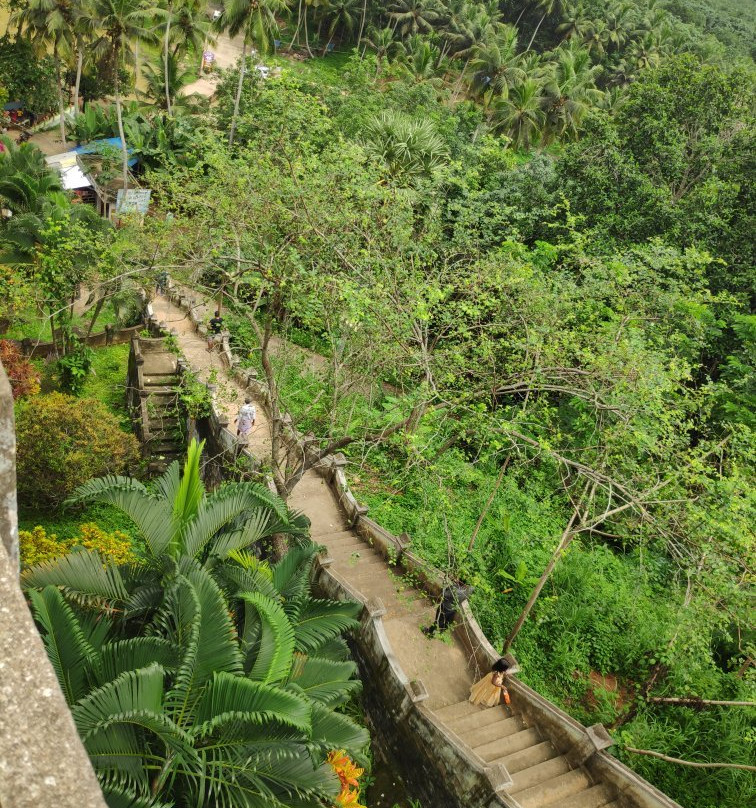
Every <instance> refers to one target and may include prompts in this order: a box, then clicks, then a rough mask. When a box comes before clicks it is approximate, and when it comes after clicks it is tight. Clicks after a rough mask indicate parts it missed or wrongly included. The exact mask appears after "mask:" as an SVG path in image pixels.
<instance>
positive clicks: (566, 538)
mask: <svg viewBox="0 0 756 808" xmlns="http://www.w3.org/2000/svg"><path fill="white" fill-rule="evenodd" d="M581 504H582V500H578V502H577V504H576V505H575V508H574V510H573V511H572V516H571V517H570V521H569V522H568V523H567V527H566V528H565V529H564V533H562V538H561V539H560V540H559V544H558V545H557V548H556V550H554V554H553V555H552V556H551V560H550V561H549V563H548V564H547V565H546V569H545V570H544V571H543V573H542V575H541V577H540V578H539V580H538V583H537V584H536V585H535V589H534V590H533V591H532V593H531V595H530V597H529V598H528V602H527V603H526V604H525V608H524V609H523V610H522V613H521V614H520V616H519V617H518V618H517V622H516V623H515V624H514V628H513V629H512V630H511V631H510V632H509V636H508V637H507V639H506V641H505V642H504V648H503V649H502V652H501V653H502V655H504V654H506V653H507V651H509V647H510V646H511V645H512V643H513V642H514V640H515V637H517V635H518V634H519V633H520V629H521V628H522V627H523V625H524V623H525V621H526V620H527V619H528V615H529V614H530V610H531V609H532V608H533V606H534V605H535V602H536V600H538V596H539V595H540V594H541V590H542V589H543V587H544V585H545V584H546V581H548V580H549V576H550V575H551V572H552V570H553V569H554V567H555V566H556V563H557V561H559V559H560V557H561V555H562V553H563V552H564V550H565V549H566V548H567V546H568V545H569V543H570V542H571V541H572V539H573V537H574V535H575V534H574V533H573V531H572V528H573V527H574V525H575V520H576V519H577V518H578V514H579V513H580V506H581Z"/></svg>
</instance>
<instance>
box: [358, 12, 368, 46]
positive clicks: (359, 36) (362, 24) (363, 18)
mask: <svg viewBox="0 0 756 808" xmlns="http://www.w3.org/2000/svg"><path fill="white" fill-rule="evenodd" d="M366 16H367V0H364V2H363V4H362V18H361V19H360V32H359V34H357V47H358V48H359V46H360V42H362V34H363V32H364V30H365V17H366ZM362 55H363V56H364V55H365V52H364V51H363V52H362Z"/></svg>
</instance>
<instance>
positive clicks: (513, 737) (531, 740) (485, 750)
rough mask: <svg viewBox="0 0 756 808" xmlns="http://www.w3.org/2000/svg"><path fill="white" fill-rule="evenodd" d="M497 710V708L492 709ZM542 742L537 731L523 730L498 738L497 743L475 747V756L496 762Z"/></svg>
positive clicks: (488, 761) (492, 742)
mask: <svg viewBox="0 0 756 808" xmlns="http://www.w3.org/2000/svg"><path fill="white" fill-rule="evenodd" d="M491 709H492V710H494V709H496V708H495V707H492V708H491ZM540 742H541V735H540V733H539V732H538V730H535V729H532V728H531V729H521V730H520V731H519V732H513V733H511V734H510V735H505V736H504V737H503V738H497V739H496V740H495V741H490V742H489V743H485V744H483V745H482V746H476V747H475V754H476V755H477V756H478V757H479V758H481V759H482V760H485V761H486V763H490V762H491V761H494V760H501V758H503V757H506V756H507V755H511V754H512V753H513V752H519V751H520V750H521V749H527V748H528V747H529V746H535V745H536V744H537V743H540Z"/></svg>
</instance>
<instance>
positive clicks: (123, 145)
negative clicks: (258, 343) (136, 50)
mask: <svg viewBox="0 0 756 808" xmlns="http://www.w3.org/2000/svg"><path fill="white" fill-rule="evenodd" d="M113 64H114V67H115V101H116V117H117V118H118V134H119V136H120V138H121V156H122V158H123V190H124V192H125V191H126V189H127V188H128V187H129V150H128V147H127V146H126V134H125V132H124V131H123V111H122V109H121V80H120V77H119V75H118V70H119V64H118V48H116V49H115V58H114V59H113Z"/></svg>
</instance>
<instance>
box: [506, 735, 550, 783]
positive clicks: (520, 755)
mask: <svg viewBox="0 0 756 808" xmlns="http://www.w3.org/2000/svg"><path fill="white" fill-rule="evenodd" d="M557 756H558V753H557V750H556V749H554V747H553V746H552V744H551V741H541V743H537V744H535V746H529V747H528V748H527V749H521V750H520V751H519V752H513V753H512V754H511V755H507V756H506V757H505V758H504V759H503V760H502V761H501V762H502V763H503V764H504V765H505V766H506V767H507V771H508V772H509V773H510V774H511V775H515V774H517V772H521V771H522V770H523V769H529V768H530V767H531V766H537V765H538V764H539V763H545V762H546V761H547V760H551V758H554V757H557Z"/></svg>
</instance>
